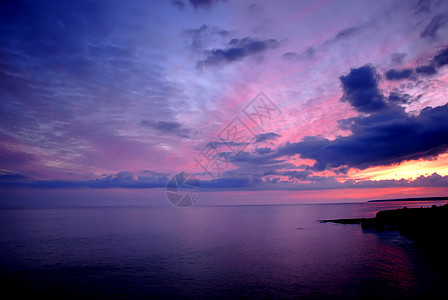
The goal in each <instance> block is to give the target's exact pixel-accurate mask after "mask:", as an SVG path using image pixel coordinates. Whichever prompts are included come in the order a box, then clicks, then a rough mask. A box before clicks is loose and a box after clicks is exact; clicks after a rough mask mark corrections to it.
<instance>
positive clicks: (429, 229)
mask: <svg viewBox="0 0 448 300" xmlns="http://www.w3.org/2000/svg"><path fill="white" fill-rule="evenodd" d="M320 222H321V223H337V224H347V225H349V224H358V225H361V228H362V229H363V231H372V230H373V231H376V232H382V231H385V230H395V231H397V232H399V233H400V234H402V235H404V236H407V237H410V238H412V239H413V240H414V246H415V247H416V248H418V249H419V250H420V251H421V252H422V253H423V254H424V255H425V256H427V258H428V259H429V260H431V261H434V262H436V263H437V264H440V265H441V266H443V267H444V268H447V267H448V256H447V255H446V253H447V251H448V243H446V241H445V238H444V237H445V236H446V232H447V230H448V204H445V205H442V206H436V205H433V206H432V207H426V208H423V207H421V208H407V207H404V208H401V209H393V210H383V211H379V212H378V213H377V214H376V216H375V217H374V218H355V219H333V220H320Z"/></svg>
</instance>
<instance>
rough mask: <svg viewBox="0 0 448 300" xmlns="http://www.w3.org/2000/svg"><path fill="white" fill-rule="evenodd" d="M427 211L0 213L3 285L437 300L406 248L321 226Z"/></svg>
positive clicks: (70, 290) (422, 265)
mask: <svg viewBox="0 0 448 300" xmlns="http://www.w3.org/2000/svg"><path fill="white" fill-rule="evenodd" d="M444 203H446V201H445V202H437V203H435V204H436V205H442V204H444ZM432 204H434V203H431V202H407V203H404V202H381V203H349V204H298V205H247V206H244V205H226V206H201V205H198V206H195V207H192V208H188V209H177V208H174V207H151V206H129V207H127V206H82V207H76V206H71V207H48V206H47V207H4V208H1V209H0V282H1V285H2V290H3V294H4V295H6V294H7V293H8V292H12V293H13V295H15V297H19V296H28V297H29V296H32V297H38V296H43V297H45V298H47V299H48V298H54V299H56V298H57V299H67V298H70V299H71V298H77V299H79V298H82V299H292V298H294V299H297V298H298V299H379V298H382V299H410V298H415V299H421V298H428V297H431V298H432V299H434V298H437V297H440V298H441V299H443V298H445V299H446V297H447V296H448V276H447V275H448V274H446V273H445V272H446V270H441V269H440V268H439V267H438V266H437V265H436V264H434V263H433V262H432V261H428V260H427V258H426V257H424V256H423V255H421V253H420V252H419V250H418V249H416V248H414V247H413V245H412V240H410V239H408V238H406V237H403V236H401V235H399V234H398V233H396V232H388V231H385V232H381V233H377V232H375V231H363V230H362V229H361V226H360V225H343V224H333V223H320V222H319V220H322V219H335V218H358V217H373V216H374V215H375V213H376V212H377V211H379V210H384V209H391V208H399V207H403V206H407V207H420V206H430V205H432Z"/></svg>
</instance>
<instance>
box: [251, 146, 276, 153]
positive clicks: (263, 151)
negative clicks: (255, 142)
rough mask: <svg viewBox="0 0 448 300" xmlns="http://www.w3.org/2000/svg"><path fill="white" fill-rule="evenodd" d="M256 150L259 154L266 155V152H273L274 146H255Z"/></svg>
mask: <svg viewBox="0 0 448 300" xmlns="http://www.w3.org/2000/svg"><path fill="white" fill-rule="evenodd" d="M254 152H255V153H257V154H259V155H264V154H268V153H272V152H273V150H272V148H269V147H265V148H255V149H254Z"/></svg>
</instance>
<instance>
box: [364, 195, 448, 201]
mask: <svg viewBox="0 0 448 300" xmlns="http://www.w3.org/2000/svg"><path fill="white" fill-rule="evenodd" d="M441 200H448V196H447V197H422V198H400V199H384V200H369V201H367V202H391V201H441Z"/></svg>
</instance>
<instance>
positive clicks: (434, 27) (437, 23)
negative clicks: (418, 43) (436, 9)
mask: <svg viewBox="0 0 448 300" xmlns="http://www.w3.org/2000/svg"><path fill="white" fill-rule="evenodd" d="M447 22H448V15H446V14H437V15H435V16H434V17H433V18H432V19H431V22H430V23H429V24H428V26H426V28H425V29H424V30H423V31H422V32H421V33H420V36H421V37H424V38H432V39H434V38H437V37H438V36H437V31H439V29H440V28H442V27H444V26H445V25H446V24H447Z"/></svg>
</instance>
